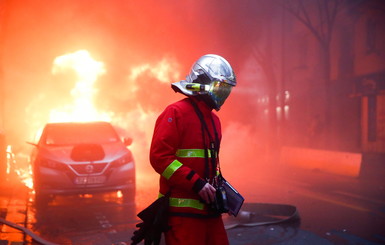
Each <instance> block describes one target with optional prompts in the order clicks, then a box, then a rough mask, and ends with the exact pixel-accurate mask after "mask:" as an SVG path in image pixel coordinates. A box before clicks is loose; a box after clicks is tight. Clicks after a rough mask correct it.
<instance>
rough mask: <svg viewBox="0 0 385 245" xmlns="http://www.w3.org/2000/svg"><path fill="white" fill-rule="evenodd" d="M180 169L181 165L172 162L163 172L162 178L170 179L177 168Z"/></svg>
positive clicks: (177, 162) (175, 161)
mask: <svg viewBox="0 0 385 245" xmlns="http://www.w3.org/2000/svg"><path fill="white" fill-rule="evenodd" d="M180 167H182V163H181V162H179V161H178V160H174V161H173V162H172V163H170V165H168V166H167V168H166V169H165V170H164V171H163V173H162V176H163V177H165V178H166V179H170V178H171V176H172V175H173V174H174V173H175V171H176V170H178V168H180Z"/></svg>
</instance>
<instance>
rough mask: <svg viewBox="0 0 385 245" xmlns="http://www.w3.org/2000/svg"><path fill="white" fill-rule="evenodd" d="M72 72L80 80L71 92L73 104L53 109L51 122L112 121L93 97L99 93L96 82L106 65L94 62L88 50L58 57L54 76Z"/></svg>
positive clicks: (54, 63) (54, 65)
mask: <svg viewBox="0 0 385 245" xmlns="http://www.w3.org/2000/svg"><path fill="white" fill-rule="evenodd" d="M71 70H72V71H74V72H75V73H76V75H77V78H78V80H77V81H76V84H75V87H74V88H73V89H72V90H71V96H72V98H73V102H72V104H68V105H64V106H63V107H60V108H55V109H52V110H51V111H50V118H49V121H50V122H69V121H77V122H79V121H83V122H84V121H96V120H100V121H110V120H111V118H110V116H109V115H108V113H101V112H99V111H98V110H97V109H96V108H95V106H94V104H93V97H94V95H95V94H96V93H97V90H96V89H95V88H94V84H95V81H96V80H97V79H98V77H99V76H100V75H102V74H104V73H105V72H106V71H105V68H104V63H103V62H99V61H96V60H94V59H93V58H92V57H91V55H90V54H89V52H88V51H86V50H79V51H76V52H74V53H69V54H65V55H62V56H58V57H56V59H55V60H54V62H53V68H52V73H53V74H59V73H63V72H67V71H71Z"/></svg>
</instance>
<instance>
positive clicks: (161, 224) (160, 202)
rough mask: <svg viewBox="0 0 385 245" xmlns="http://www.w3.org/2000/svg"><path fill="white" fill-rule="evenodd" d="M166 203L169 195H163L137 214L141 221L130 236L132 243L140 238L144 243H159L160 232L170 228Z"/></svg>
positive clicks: (136, 242) (149, 244)
mask: <svg viewBox="0 0 385 245" xmlns="http://www.w3.org/2000/svg"><path fill="white" fill-rule="evenodd" d="M168 205H169V197H168V195H165V196H163V197H161V198H158V199H157V200H156V201H155V202H153V203H152V204H151V205H150V206H148V207H147V208H146V209H144V210H142V211H141V212H140V213H139V214H138V217H139V218H141V219H142V220H143V222H141V223H139V224H137V225H136V227H138V228H139V229H138V230H136V231H134V235H133V236H132V237H131V240H132V243H131V244H132V245H136V244H138V243H140V242H141V241H142V240H144V244H145V245H152V244H154V245H159V243H160V238H161V235H162V232H166V231H168V230H169V229H170V227H169V226H168V223H167V218H168Z"/></svg>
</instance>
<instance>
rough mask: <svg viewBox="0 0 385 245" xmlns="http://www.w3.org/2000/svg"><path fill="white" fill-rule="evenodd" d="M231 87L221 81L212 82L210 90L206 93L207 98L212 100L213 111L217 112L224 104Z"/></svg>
mask: <svg viewBox="0 0 385 245" xmlns="http://www.w3.org/2000/svg"><path fill="white" fill-rule="evenodd" d="M232 88H233V86H232V85H230V84H228V83H225V82H221V81H213V82H212V83H211V86H210V89H209V91H208V96H209V97H210V99H211V100H212V102H213V104H214V106H213V108H214V109H215V110H217V111H218V110H219V109H220V108H221V106H222V105H223V104H224V103H225V100H226V99H227V97H229V95H230V93H231V89H232Z"/></svg>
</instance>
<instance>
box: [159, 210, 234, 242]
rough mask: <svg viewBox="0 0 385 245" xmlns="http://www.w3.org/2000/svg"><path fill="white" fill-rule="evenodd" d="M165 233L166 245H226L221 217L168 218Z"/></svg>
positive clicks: (226, 240) (225, 235) (226, 239)
mask: <svg viewBox="0 0 385 245" xmlns="http://www.w3.org/2000/svg"><path fill="white" fill-rule="evenodd" d="M168 225H169V226H170V227H171V229H170V230H169V231H167V232H166V233H165V240H166V244H167V245H181V244H183V245H197V244H199V245H228V244H229V241H228V238H227V234H226V230H225V228H224V225H223V221H222V217H221V216H218V217H215V218H191V217H180V216H170V217H169V218H168Z"/></svg>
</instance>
